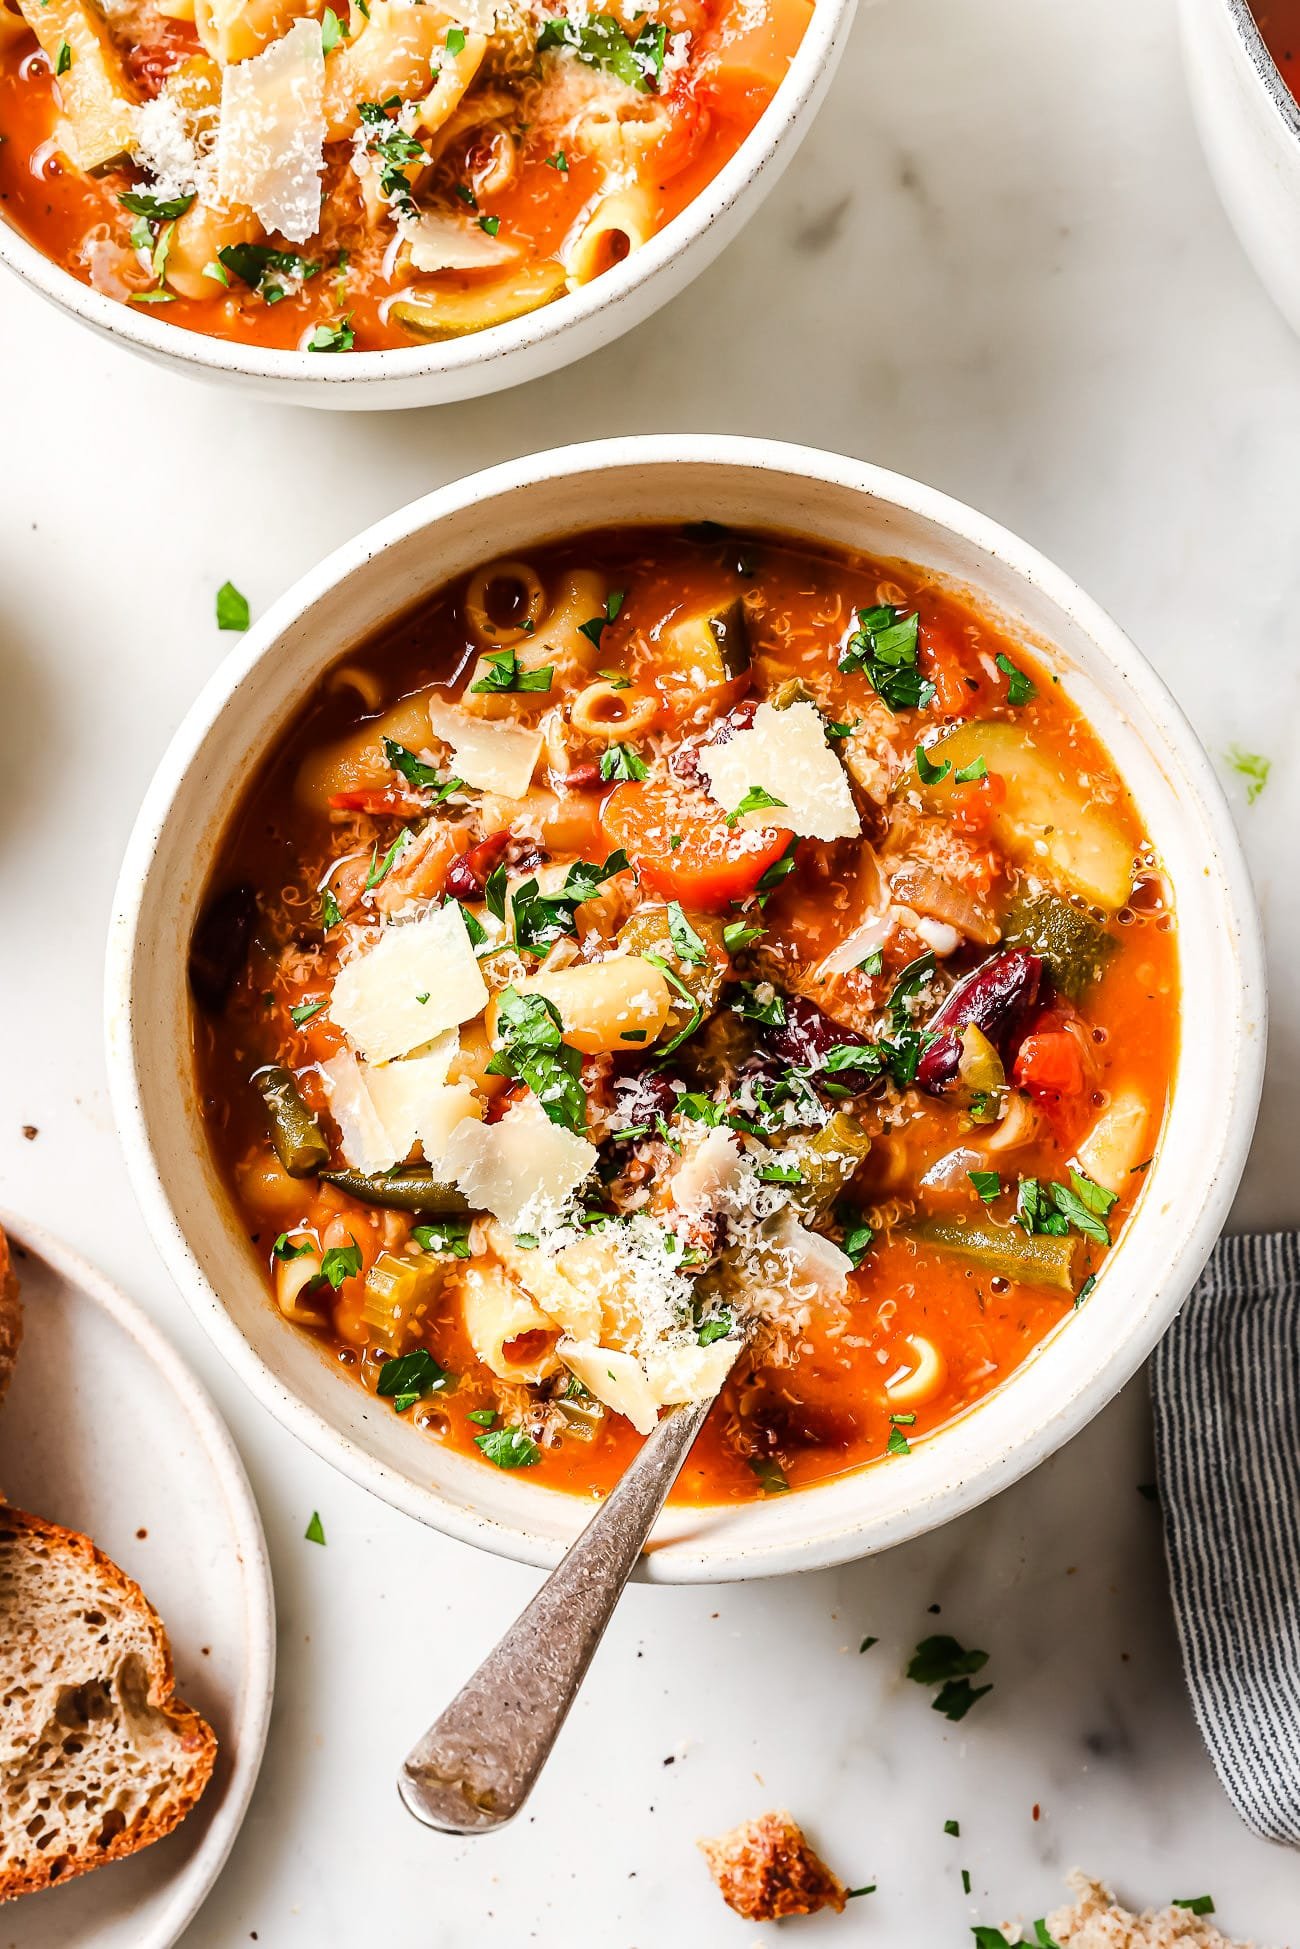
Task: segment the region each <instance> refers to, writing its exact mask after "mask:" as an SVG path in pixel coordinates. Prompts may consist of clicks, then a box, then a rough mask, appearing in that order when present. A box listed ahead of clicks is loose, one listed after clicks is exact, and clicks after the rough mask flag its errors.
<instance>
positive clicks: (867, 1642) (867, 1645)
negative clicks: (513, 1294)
mask: <svg viewBox="0 0 1300 1949" xmlns="http://www.w3.org/2000/svg"><path fill="white" fill-rule="evenodd" d="M879 1643H880V1639H879V1638H864V1639H863V1640H862V1643H861V1644H860V1645H859V1646H858V1656H859V1657H861V1656H862V1653H863V1652H864V1651H870V1649H871V1647H872V1645H873V1644H879Z"/></svg>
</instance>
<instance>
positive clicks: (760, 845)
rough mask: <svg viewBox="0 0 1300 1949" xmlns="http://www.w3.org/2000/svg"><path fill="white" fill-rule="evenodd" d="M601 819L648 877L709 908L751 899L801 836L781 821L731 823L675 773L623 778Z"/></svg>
mask: <svg viewBox="0 0 1300 1949" xmlns="http://www.w3.org/2000/svg"><path fill="white" fill-rule="evenodd" d="M601 824H602V825H603V827H604V829H605V838H606V840H607V842H608V844H609V845H610V846H611V847H616V846H621V847H622V848H623V850H624V851H625V852H626V853H627V856H628V858H629V859H630V860H631V861H632V863H633V865H634V866H635V867H636V868H637V871H638V872H639V873H640V875H641V878H642V880H643V881H645V882H646V884H647V885H649V886H652V887H653V888H654V889H655V891H656V892H657V893H662V894H663V896H664V898H665V899H668V900H680V901H681V902H682V903H683V904H684V905H685V906H689V907H699V908H702V909H703V910H704V911H705V912H706V913H722V912H724V911H725V909H726V908H728V907H729V906H730V905H731V903H732V902H733V901H734V900H744V899H747V898H748V896H749V895H750V894H751V893H753V892H754V890H755V888H756V887H757V886H758V883H759V881H760V880H761V879H762V877H763V875H764V874H765V873H766V872H767V869H768V868H769V866H774V865H775V864H776V862H777V860H779V859H780V857H781V855H782V853H784V851H785V849H786V847H787V846H788V845H789V843H790V841H791V839H792V838H793V837H794V835H793V833H791V832H788V831H787V830H786V829H785V828H784V827H779V826H764V827H761V828H758V829H748V828H746V827H744V826H739V825H737V826H729V825H728V824H727V819H726V814H725V813H724V812H722V811H721V810H720V809H719V808H717V807H714V806H710V805H709V804H708V803H707V801H706V800H704V799H703V798H702V797H699V796H698V795H695V794H691V793H688V792H686V791H685V790H683V789H682V787H680V786H679V785H677V784H676V783H675V782H674V781H673V780H671V779H650V780H648V781H647V782H646V783H645V784H627V785H620V786H619V787H618V790H617V791H615V792H612V793H611V794H610V796H609V798H608V799H606V801H605V804H604V806H603V808H602V810H601Z"/></svg>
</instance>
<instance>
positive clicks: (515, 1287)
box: [191, 522, 1178, 1502]
mask: <svg viewBox="0 0 1300 1949" xmlns="http://www.w3.org/2000/svg"><path fill="white" fill-rule="evenodd" d="M191 965H192V985H193V991H194V1035H195V1047H196V1056H197V1064H198V1074H199V1078H200V1092H201V1100H202V1105H203V1113H204V1116H205V1119H206V1123H207V1128H208V1133H209V1136H210V1140H211V1144H212V1147H213V1150H214V1154H215V1157H216V1159H217V1160H218V1163H219V1166H220V1169H221V1171H222V1173H223V1174H224V1177H225V1180H226V1182H227V1184H228V1185H229V1188H230V1193H231V1196H232V1198H233V1199H234V1201H235V1204H236V1206H237V1208H238V1210H239V1213H240V1216H241V1220H242V1224H243V1226H244V1228H245V1229H246V1231H247V1234H248V1237H249V1239H250V1241H251V1250H252V1251H253V1253H254V1254H255V1255H256V1258H257V1260H258V1262H259V1263H260V1264H261V1265H262V1266H263V1267H264V1269H265V1273H266V1279H267V1284H268V1297H269V1299H271V1300H273V1301H274V1303H276V1304H278V1306H279V1307H280V1309H281V1311H282V1312H283V1313H284V1315H285V1317H286V1319H288V1320H291V1321H292V1322H294V1324H295V1325H296V1326H297V1327H299V1328H301V1330H302V1331H303V1332H305V1333H308V1334H311V1335H313V1336H315V1337H316V1338H317V1340H318V1341H319V1342H320V1343H321V1345H322V1346H323V1347H328V1348H330V1349H332V1350H333V1354H334V1357H335V1358H337V1360H338V1361H339V1362H340V1363H342V1365H343V1366H344V1367H346V1368H347V1369H348V1370H349V1372H350V1373H351V1374H352V1375H353V1376H354V1377H355V1379H356V1381H357V1382H358V1384H359V1385H361V1386H363V1387H365V1388H367V1389H368V1390H370V1391H371V1392H372V1393H374V1394H376V1395H377V1396H378V1397H380V1400H381V1401H382V1402H383V1403H386V1407H387V1411H388V1412H391V1413H393V1414H398V1415H404V1416H407V1417H409V1418H410V1419H411V1420H412V1421H413V1422H414V1423H416V1425H417V1426H419V1427H421V1428H423V1429H424V1430H426V1431H427V1434H428V1436H429V1437H430V1438H431V1439H433V1440H436V1441H440V1442H444V1443H447V1444H449V1445H451V1446H452V1447H454V1448H457V1449H460V1450H463V1451H464V1452H465V1453H467V1454H469V1455H471V1456H472V1455H481V1456H482V1457H483V1458H484V1460H485V1462H486V1463H487V1464H489V1465H495V1466H497V1467H500V1468H522V1469H527V1470H529V1471H531V1473H532V1475H533V1476H534V1477H535V1478H536V1479H538V1480H540V1481H544V1482H547V1483H551V1484H555V1485H559V1486H562V1487H565V1488H568V1489H571V1490H574V1491H576V1492H578V1493H581V1494H584V1495H599V1494H601V1493H602V1492H604V1491H605V1490H606V1489H608V1488H609V1486H610V1485H611V1484H612V1483H613V1482H614V1481H615V1479H616V1478H617V1476H618V1474H619V1472H620V1470H621V1469H622V1468H623V1467H624V1465H625V1464H626V1462H627V1460H628V1458H629V1455H630V1454H631V1452H632V1450H633V1448H634V1446H635V1444H636V1443H637V1441H638V1440H639V1438H640V1437H641V1436H643V1435H644V1434H645V1433H646V1432H647V1431H648V1430H649V1429H650V1428H651V1427H653V1425H654V1423H655V1420H656V1417H657V1416H658V1415H659V1413H660V1412H661V1410H662V1409H663V1408H664V1407H665V1406H666V1405H668V1404H671V1403H673V1402H680V1401H686V1400H691V1399H696V1398H701V1397H703V1396H706V1395H708V1394H711V1393H712V1392H713V1391H715V1390H717V1389H719V1388H720V1389H721V1394H720V1398H719V1401H718V1403H717V1406H716V1407H715V1409H714V1411H713V1413H712V1414H711V1415H710V1417H709V1420H708V1422H707V1424H706V1427H705V1429H704V1432H703V1434H702V1436H701V1438H700V1440H699V1441H698V1442H697V1444H696V1447H695V1449H694V1452H693V1454H692V1455H691V1457H690V1460H689V1462H688V1464H687V1468H686V1470H685V1472H684V1474H683V1476H682V1478H681V1481H680V1483H679V1485H678V1488H677V1491H676V1493H677V1495H678V1497H679V1498H681V1499H685V1500H693V1501H700V1502H716V1501H724V1500H727V1499H730V1498H745V1497H753V1496H760V1495H764V1494H771V1493H774V1492H779V1491H781V1490H783V1489H785V1488H787V1487H793V1488H798V1487H802V1486H803V1485H805V1484H808V1483H813V1482H817V1481H819V1480H821V1479H823V1478H825V1477H827V1476H832V1475H836V1474H839V1473H841V1472H843V1471H845V1470H849V1469H854V1468H858V1467H860V1466H862V1465H863V1464H864V1463H879V1464H880V1465H882V1466H885V1467H891V1468H892V1467H905V1466H907V1463H906V1456H907V1454H908V1453H909V1451H910V1450H911V1449H912V1448H913V1447H914V1446H915V1444H916V1443H917V1442H918V1441H921V1440H924V1439H925V1438H926V1437H927V1436H928V1435H930V1434H931V1433H932V1432H933V1431H934V1430H935V1429H937V1428H940V1427H942V1426H943V1424H944V1423H945V1422H947V1421H949V1420H950V1419H951V1418H952V1417H953V1416H954V1415H956V1414H958V1413H960V1412H961V1411H962V1410H964V1409H966V1408H969V1407H971V1406H972V1404H974V1403H976V1402H978V1401H979V1400H980V1399H981V1397H982V1396H984V1395H985V1394H987V1393H988V1391H989V1390H990V1389H991V1388H993V1387H995V1386H997V1384H998V1383H999V1382H1000V1381H1002V1380H1004V1379H1005V1378H1006V1377H1007V1376H1008V1375H1009V1374H1011V1373H1013V1372H1014V1370H1015V1369H1016V1368H1017V1367H1018V1366H1019V1365H1020V1364H1021V1362H1022V1361H1024V1360H1025V1359H1026V1357H1027V1356H1028V1355H1029V1354H1030V1353H1032V1351H1033V1349H1034V1348H1035V1346H1036V1345H1037V1344H1038V1343H1039V1342H1040V1341H1041V1340H1042V1339H1043V1337H1044V1336H1045V1335H1046V1334H1048V1333H1050V1332H1052V1331H1053V1329H1055V1328H1058V1327H1061V1328H1063V1330H1065V1331H1067V1332H1068V1331H1069V1326H1068V1322H1069V1321H1070V1319H1071V1317H1072V1315H1073V1313H1074V1311H1075V1309H1076V1308H1078V1307H1080V1306H1084V1305H1086V1304H1087V1303H1088V1298H1089V1294H1090V1292H1091V1291H1092V1288H1093V1284H1094V1282H1095V1280H1096V1278H1097V1276H1098V1274H1099V1273H1101V1272H1102V1270H1103V1268H1104V1265H1105V1261H1106V1256H1107V1253H1108V1252H1109V1250H1110V1249H1111V1245H1112V1241H1113V1240H1114V1239H1115V1238H1116V1237H1117V1235H1118V1234H1119V1232H1120V1230H1121V1228H1122V1227H1123V1225H1124V1224H1125V1223H1126V1221H1127V1220H1128V1218H1129V1216H1130V1214H1131V1212H1132V1210H1133V1207H1134V1205H1135V1203H1136V1202H1137V1200H1138V1198H1139V1196H1140V1194H1141V1189H1142V1183H1143V1173H1144V1172H1145V1170H1146V1168H1147V1165H1148V1164H1149V1162H1150V1160H1151V1156H1152V1152H1153V1149H1154V1147H1155V1145H1156V1143H1157V1141H1158V1139H1159V1134H1160V1129H1161V1121H1162V1118H1163V1116H1164V1112H1165V1106H1166V1098H1167V1094H1168V1089H1169V1083H1170V1076H1171V1072H1172V1067H1173V1063H1174V1056H1175V1049H1176V1041H1177V1024H1178V975H1177V953H1176V936H1175V921H1174V913H1173V910H1172V905H1171V895H1170V888H1169V885H1168V883H1167V881H1166V878H1165V876H1164V873H1163V872H1162V868H1161V863H1160V860H1159V859H1158V858H1157V857H1156V856H1155V854H1154V853H1153V851H1152V849H1151V846H1150V845H1149V843H1148V841H1147V838H1146V836H1145V835H1144V833H1143V831H1142V827H1141V823H1140V821H1139V818H1138V815H1137V813H1136V811H1135V809H1134V806H1133V803H1132V801H1131V800H1130V798H1129V796H1128V794H1127V792H1126V791H1125V788H1124V784H1123V782H1122V780H1121V779H1120V778H1119V777H1118V776H1117V775H1116V772H1115V769H1114V767H1113V765H1112V763H1111V760H1110V759H1109V757H1108V756H1107V754H1106V752H1105V750H1103V749H1102V747H1101V745H1100V744H1099V743H1098V741H1097V739H1096V737H1095V735H1094V734H1093V733H1092V731H1090V729H1089V728H1088V726H1087V724H1086V723H1085V722H1084V721H1083V720H1082V718H1081V717H1080V715H1079V713H1078V712H1077V710H1076V709H1075V708H1074V706H1073V705H1072V703H1071V702H1070V700H1069V698H1068V696H1067V694H1066V692H1065V689H1064V687H1063V686H1062V685H1061V684H1060V683H1058V681H1057V680H1056V678H1055V677H1054V676H1053V675H1052V674H1051V673H1050V672H1049V670H1048V668H1047V667H1046V665H1045V664H1044V662H1042V661H1041V660H1040V658H1039V657H1038V656H1037V655H1036V654H1035V653H1034V651H1033V650H1032V648H1030V647H1029V646H1028V645H1026V644H1024V643H1022V642H1019V641H1017V640H1015V639H1014V638H1013V637H1012V636H1011V635H1009V634H1008V633H1007V631H1006V630H1005V628H1004V627H1003V626H1002V625H1000V624H999V622H998V621H997V619H996V618H995V617H993V616H990V615H988V614H985V613H983V612H982V611H981V609H980V608H979V607H978V606H977V605H976V604H975V603H973V602H972V601H971V600H970V599H969V598H968V597H966V596H964V595H962V594H960V593H958V592H955V591H954V590H952V589H951V588H949V587H947V586H946V585H945V584H943V583H942V582H941V581H939V580H938V579H937V578H935V577H933V576H931V575H928V574H927V573H926V572H925V571H924V570H923V569H918V568H914V567H911V566H907V565H905V564H902V563H897V562H882V561H873V560H869V559H867V558H865V557H858V556H851V555H847V554H835V553H831V552H829V551H826V550H820V549H817V548H814V547H812V546H809V545H805V544H803V543H799V542H795V541H792V540H787V539H782V538H780V537H777V536H773V535H768V534H753V535H749V534H743V535H742V534H736V533H731V532H728V531H726V530H723V529H721V528H718V527H715V526H714V525H713V524H711V523H708V522H705V523H700V524H696V525H692V526H688V527H686V528H684V529H682V530H675V531H672V532H669V531H663V530H659V529H654V528H631V529H623V530H619V531H617V532H606V533H591V534H583V535H580V536H577V537H575V538H573V539H570V540H567V541H564V542H563V543H560V544H556V545H552V546H547V547H544V548H540V549H537V550H535V551H532V552H531V553H530V554H529V557H528V559H526V560H509V561H497V562H491V563H488V564H485V565H484V566H483V567H482V568H480V569H479V570H477V571H476V572H475V573H474V574H472V575H470V576H468V577H465V578H462V579H461V580H459V581H458V582H457V583H456V584H454V585H453V586H451V587H448V588H446V589H444V590H442V591H441V592H440V593H439V594H438V595H437V596H436V597H435V598H434V599H432V600H431V601H429V602H427V603H426V604H425V605H424V606H422V607H421V608H420V609H419V610H418V611H417V612H416V613H414V614H412V615H410V616H408V617H407V618H406V619H405V620H404V621H402V622H401V623H400V624H399V625H398V626H396V627H393V628H390V629H388V630H386V631H385V632H384V634H382V635H381V636H380V637H378V638H376V639H375V640H373V641H371V642H369V643H366V644H364V645H362V646H360V647H358V649H357V650H356V652H355V654H354V655H352V656H350V657H349V658H347V660H346V661H344V662H342V663H340V664H338V665H336V666H335V667H334V668H332V669H331V670H330V671H329V673H328V674H327V675H326V677H325V678H324V680H323V681H322V682H321V683H320V685H319V686H318V687H317V688H316V689H315V690H314V691H313V693H312V694H311V695H310V696H307V697H305V698H304V699H303V703H302V708H301V712H300V714H299V716H298V717H297V719H296V721H295V722H294V723H293V724H292V725H291V727H290V728H289V729H288V731H287V732H286V733H285V734H284V735H283V736H282V737H280V738H279V739H278V740H277V743H276V746H275V749H274V751H273V754H272V756H271V757H270V759H269V761H268V762H267V763H266V764H265V765H264V766H263V767H262V769H261V770H260V772H259V774H258V775H257V776H256V777H255V778H254V779H253V780H252V781H251V784H250V788H249V791H248V796H247V798H246V800H245V802H244V803H243V804H242V805H241V806H239V807H238V809H237V810H236V812H235V813H234V815H233V817H232V821H231V824H230V827H229V831H228V833H227V834H226V836H225V838H224V840H223V843H222V846H221V850H220V856H219V861H218V864H217V866H216V868H215V871H214V873H213V877H212V881H211V885H210V888H209V891H208V895H207V899H206V904H205V906H204V909H203V912H202V916H201V919H200V922H199V924H198V927H197V929H196V932H195V936H194V941H193V947H192V964H191Z"/></svg>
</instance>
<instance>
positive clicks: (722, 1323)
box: [695, 1313, 732, 1347]
mask: <svg viewBox="0 0 1300 1949" xmlns="http://www.w3.org/2000/svg"><path fill="white" fill-rule="evenodd" d="M731 1326H732V1320H731V1315H730V1313H719V1314H717V1315H716V1316H715V1317H714V1318H713V1319H711V1320H705V1322H704V1325H703V1326H702V1327H701V1328H700V1330H699V1332H698V1333H697V1334H696V1336H695V1338H696V1339H697V1340H698V1342H699V1344H700V1345H701V1346H702V1347H711V1346H712V1345H713V1343H714V1341H715V1340H725V1339H726V1337H727V1335H728V1334H729V1333H730V1331H731Z"/></svg>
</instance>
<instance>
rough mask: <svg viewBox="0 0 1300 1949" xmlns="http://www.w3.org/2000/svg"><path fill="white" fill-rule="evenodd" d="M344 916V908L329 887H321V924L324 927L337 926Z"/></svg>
mask: <svg viewBox="0 0 1300 1949" xmlns="http://www.w3.org/2000/svg"><path fill="white" fill-rule="evenodd" d="M342 918H343V909H342V908H341V907H340V905H339V903H338V901H337V900H336V899H335V897H334V894H333V892H332V891H331V889H330V888H329V887H322V888H321V895H320V924H321V926H322V927H326V928H329V927H337V926H338V924H339V922H340V921H341V920H342Z"/></svg>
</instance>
